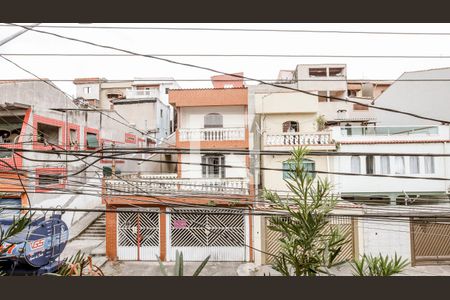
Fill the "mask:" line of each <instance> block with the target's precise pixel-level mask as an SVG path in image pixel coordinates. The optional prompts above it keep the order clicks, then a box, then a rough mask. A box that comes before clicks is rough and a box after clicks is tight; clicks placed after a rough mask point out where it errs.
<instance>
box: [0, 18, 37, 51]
mask: <svg viewBox="0 0 450 300" xmlns="http://www.w3.org/2000/svg"><path fill="white" fill-rule="evenodd" d="M39 24H41V23H34V24H32V25H29V26H27V27H29V28H33V27H36V26H38V25H39ZM27 31H28V28H25V29H22V30H20V31H18V32H16V33H14V34H13V35H10V36H8V37H6V38H4V39H3V40H1V41H0V46H3V45H4V44H6V43H8V42H9V41H11V40H13V39H15V38H16V37H18V36H19V35H21V34H23V33H25V32H27Z"/></svg>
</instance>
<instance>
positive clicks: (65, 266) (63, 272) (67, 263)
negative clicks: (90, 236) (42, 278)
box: [45, 251, 103, 276]
mask: <svg viewBox="0 0 450 300" xmlns="http://www.w3.org/2000/svg"><path fill="white" fill-rule="evenodd" d="M45 275H55V276H83V275H89V276H103V272H102V270H101V269H100V268H99V267H97V266H95V265H93V264H92V258H91V257H90V256H86V255H85V254H84V253H82V252H81V251H78V252H77V253H76V254H74V255H72V256H71V257H69V258H66V259H65V260H64V262H63V263H62V264H61V266H60V267H59V269H58V271H57V272H56V273H47V274H45Z"/></svg>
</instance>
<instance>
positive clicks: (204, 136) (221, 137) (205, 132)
mask: <svg viewBox="0 0 450 300" xmlns="http://www.w3.org/2000/svg"><path fill="white" fill-rule="evenodd" d="M179 132H180V141H240V140H245V128H244V127H236V128H189V129H187V128H182V129H179Z"/></svg>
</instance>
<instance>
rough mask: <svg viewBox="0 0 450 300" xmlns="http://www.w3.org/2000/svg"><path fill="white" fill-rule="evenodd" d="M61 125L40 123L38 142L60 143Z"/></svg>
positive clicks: (38, 125)
mask: <svg viewBox="0 0 450 300" xmlns="http://www.w3.org/2000/svg"><path fill="white" fill-rule="evenodd" d="M60 140H61V139H60V127H58V126H53V125H48V124H43V123H38V124H37V142H38V143H49V144H54V145H59V144H60Z"/></svg>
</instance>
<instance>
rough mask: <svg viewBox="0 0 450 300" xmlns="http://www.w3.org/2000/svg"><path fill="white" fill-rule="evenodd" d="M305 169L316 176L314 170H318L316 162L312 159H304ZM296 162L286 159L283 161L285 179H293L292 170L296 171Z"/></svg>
mask: <svg viewBox="0 0 450 300" xmlns="http://www.w3.org/2000/svg"><path fill="white" fill-rule="evenodd" d="M302 166H303V170H304V171H305V172H307V173H309V175H310V176H311V177H313V178H314V177H315V176H316V173H315V172H314V171H315V170H316V163H315V162H314V161H313V160H310V159H306V158H305V159H303V162H302ZM295 168H296V163H295V162H293V161H285V162H283V179H291V175H290V174H292V172H294V171H295Z"/></svg>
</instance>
